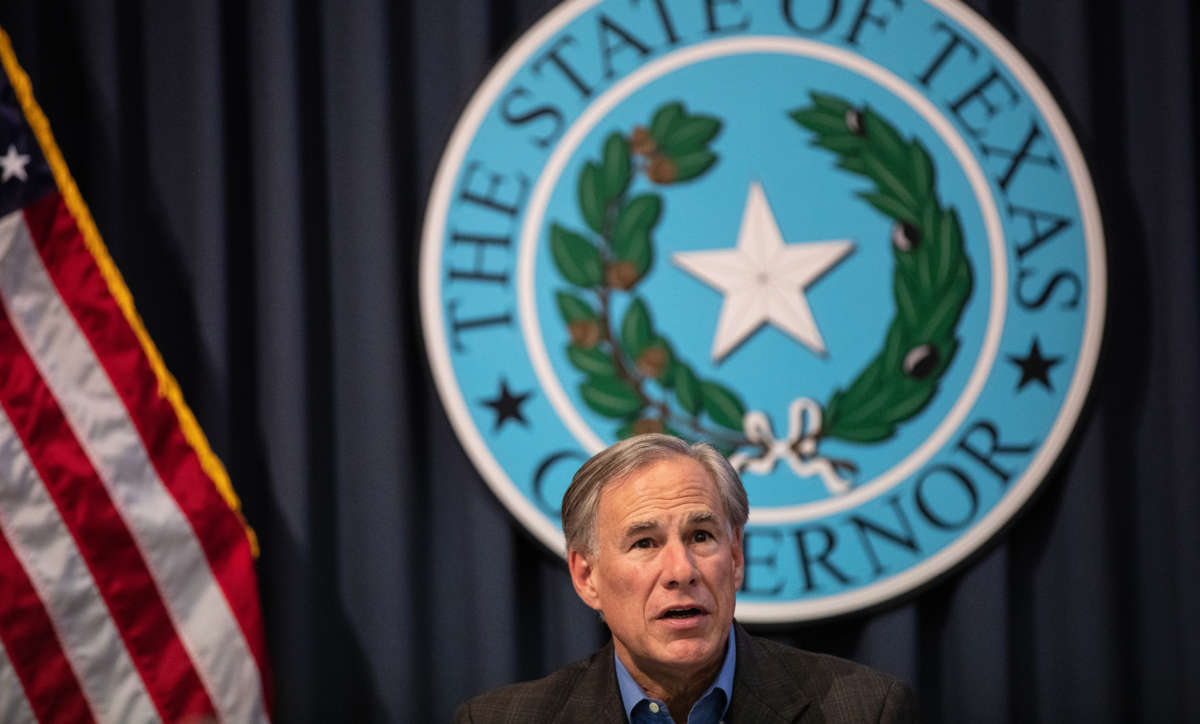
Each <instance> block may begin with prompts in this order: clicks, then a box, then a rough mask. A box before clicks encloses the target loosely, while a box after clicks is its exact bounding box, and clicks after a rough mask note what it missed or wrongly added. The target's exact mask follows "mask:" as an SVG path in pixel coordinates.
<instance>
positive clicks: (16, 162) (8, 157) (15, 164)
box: [0, 144, 29, 183]
mask: <svg viewBox="0 0 1200 724" xmlns="http://www.w3.org/2000/svg"><path fill="white" fill-rule="evenodd" d="M28 163H29V156H27V155H26V154H24V153H17V147H16V146H14V145H12V144H9V146H8V153H6V154H4V155H3V156H0V168H3V173H0V183H4V182H5V181H7V180H9V179H10V178H13V177H16V178H18V179H20V180H21V181H24V180H26V179H27V178H29V177H28V176H27V175H26V173H25V166H26V164H28Z"/></svg>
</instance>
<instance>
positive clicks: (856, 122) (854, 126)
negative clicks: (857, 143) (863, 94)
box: [845, 108, 867, 136]
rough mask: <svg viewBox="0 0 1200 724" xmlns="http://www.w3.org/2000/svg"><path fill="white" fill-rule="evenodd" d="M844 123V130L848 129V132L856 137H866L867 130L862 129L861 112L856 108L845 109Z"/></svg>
mask: <svg viewBox="0 0 1200 724" xmlns="http://www.w3.org/2000/svg"><path fill="white" fill-rule="evenodd" d="M845 121H846V128H848V129H850V132H851V133H853V134H854V135H856V136H866V135H867V130H866V128H864V127H863V116H862V112H861V111H859V110H858V109H857V108H847V109H846V116H845Z"/></svg>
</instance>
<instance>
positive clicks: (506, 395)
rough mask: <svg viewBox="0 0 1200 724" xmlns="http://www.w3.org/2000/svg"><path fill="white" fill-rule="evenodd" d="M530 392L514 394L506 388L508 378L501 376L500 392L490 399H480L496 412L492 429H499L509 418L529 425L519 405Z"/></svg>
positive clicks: (527, 397)
mask: <svg viewBox="0 0 1200 724" xmlns="http://www.w3.org/2000/svg"><path fill="white" fill-rule="evenodd" d="M532 394H533V392H522V393H521V394H519V395H514V394H513V393H512V391H511V390H509V389H508V380H506V379H504V378H503V377H501V378H500V392H499V393H498V394H497V395H496V396H495V397H494V398H492V399H490V400H481V402H482V403H483V404H485V405H487V406H488V407H490V408H492V409H493V410H494V411H495V412H496V426H495V427H493V428H492V430H493V431H495V430H499V429H500V427H501V426H502V425H504V423H506V422H508V421H509V420H516V421H517V422H519V423H521V424H522V425H524V426H525V427H529V420H526V419H525V415H523V414H521V405H522V404H523V403H524V402H525V401H526V400H528V399H529V396H530V395H532Z"/></svg>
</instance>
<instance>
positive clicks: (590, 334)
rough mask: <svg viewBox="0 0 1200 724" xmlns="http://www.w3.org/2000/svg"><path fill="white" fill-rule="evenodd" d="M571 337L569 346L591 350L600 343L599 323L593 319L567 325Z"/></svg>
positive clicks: (576, 321)
mask: <svg viewBox="0 0 1200 724" xmlns="http://www.w3.org/2000/svg"><path fill="white" fill-rule="evenodd" d="M567 332H569V333H570V335H571V344H573V345H575V346H576V347H582V348H583V349H591V348H593V347H595V346H596V343H597V342H599V341H600V323H599V322H597V321H596V320H594V319H577V320H575V321H574V322H571V323H570V324H568V325H567Z"/></svg>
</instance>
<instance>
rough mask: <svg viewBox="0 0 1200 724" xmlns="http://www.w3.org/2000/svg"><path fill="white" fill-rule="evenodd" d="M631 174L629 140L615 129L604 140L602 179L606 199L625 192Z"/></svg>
mask: <svg viewBox="0 0 1200 724" xmlns="http://www.w3.org/2000/svg"><path fill="white" fill-rule="evenodd" d="M631 175H632V174H631V165H630V156H629V142H628V141H626V140H625V137H624V136H622V135H621V134H620V133H617V132H615V131H614V132H613V133H611V134H609V136H608V139H607V140H606V141H605V142H604V173H603V174H602V176H601V180H602V181H603V184H602V187H603V189H604V197H605V201H608V200H610V199H615V198H617V197H618V196H620V195H621V194H623V193H625V189H627V188H629V179H630V178H631Z"/></svg>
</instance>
